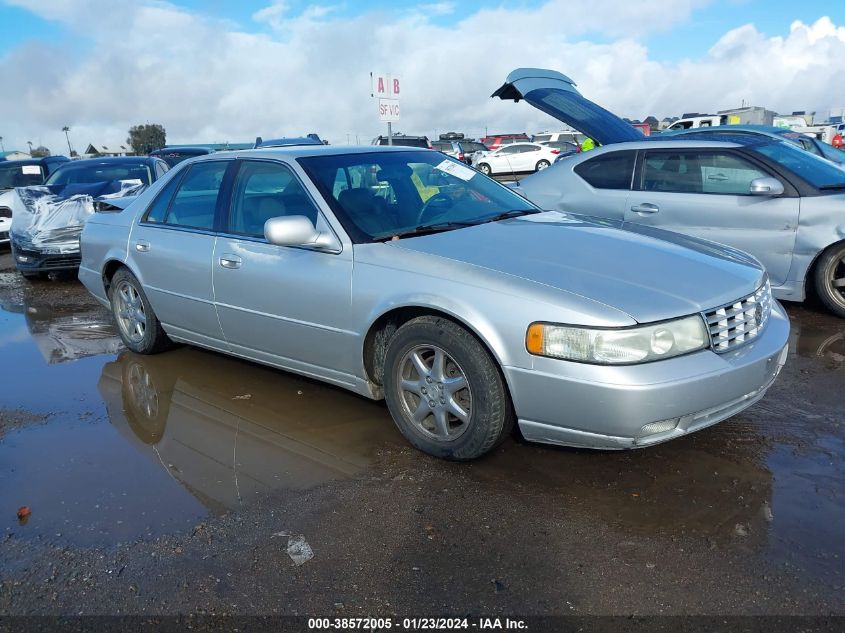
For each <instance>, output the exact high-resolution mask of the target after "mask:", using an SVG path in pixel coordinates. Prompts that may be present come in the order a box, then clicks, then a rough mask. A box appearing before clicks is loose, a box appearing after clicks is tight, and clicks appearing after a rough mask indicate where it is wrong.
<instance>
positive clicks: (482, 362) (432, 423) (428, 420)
mask: <svg viewBox="0 0 845 633" xmlns="http://www.w3.org/2000/svg"><path fill="white" fill-rule="evenodd" d="M384 383H385V385H384V386H385V398H386V400H387V406H388V409H390V413H391V415H392V416H393V419H394V421H395V422H396V426H397V427H399V430H400V431H401V432H402V434H403V435H404V436H405V437H406V438H407V439H408V441H409V442H410V443H411V444H413V445H414V446H415V447H416V448H418V449H419V450H421V451H423V452H425V453H428V454H430V455H434V456H435V457H441V458H444V459H453V460H470V459H475V458H477V457H480V456H482V455H484V454H485V453H487V452H489V451H490V450H492V449H493V448H494V447H495V446H497V445H498V444H499V443H500V442H501V441H502V440H504V439H505V437H507V435H508V434H509V433H510V432H511V430H512V429H513V424H514V415H513V411H512V407H511V405H510V399H509V397H508V394H507V389H506V387H505V383H504V379H503V378H502V375H501V372H500V371H499V368H498V366H497V365H496V361H495V360H494V359H493V358H492V357H491V356H490V354H489V352H487V350H486V349H485V348H484V346H483V345H481V343H480V342H479V341H478V340H477V339H476V338H475V337H474V336H473V335H472V334H470V333H469V332H467V331H466V330H465V329H464V328H462V327H460V326H459V325H457V324H455V323H453V322H452V321H449V320H447V319H443V318H440V317H434V316H426V317H420V318H417V319H413V320H412V321H409V322H408V323H406V324H405V325H403V326H402V327H400V328H399V329H398V330H397V331H396V334H395V335H394V337H393V338H392V339H391V341H390V345H389V347H388V349H387V356H386V358H385V374H384Z"/></svg>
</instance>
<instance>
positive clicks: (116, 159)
mask: <svg viewBox="0 0 845 633" xmlns="http://www.w3.org/2000/svg"><path fill="white" fill-rule="evenodd" d="M150 160H151V159H150V157H149V156H104V157H101V158H83V159H82V160H74V161H70V162H68V163H65V164H66V165H73V166H76V165H82V166H84V167H90V166H93V165H115V164H118V165H120V164H123V165H141V164H145V163H148V162H150ZM63 166H64V165H63Z"/></svg>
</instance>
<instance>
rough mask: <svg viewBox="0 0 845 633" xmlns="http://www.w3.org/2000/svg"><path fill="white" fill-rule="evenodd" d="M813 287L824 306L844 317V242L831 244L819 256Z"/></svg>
mask: <svg viewBox="0 0 845 633" xmlns="http://www.w3.org/2000/svg"><path fill="white" fill-rule="evenodd" d="M815 287H816V292H817V293H818V295H819V298H820V299H821V300H822V302H823V303H824V304H825V306H827V308H828V309H829V310H830V311H831V312H833V313H834V314H835V315H836V316H839V317H843V318H845V242H840V243H839V244H835V245H833V246H831V247H830V248H829V249H827V250H826V251H825V252H824V253H822V255H821V257H819V261H818V263H817V264H816V273H815Z"/></svg>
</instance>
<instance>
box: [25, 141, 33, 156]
mask: <svg viewBox="0 0 845 633" xmlns="http://www.w3.org/2000/svg"><path fill="white" fill-rule="evenodd" d="M26 144H27V145H29V155H30V156H32V141H27V142H26Z"/></svg>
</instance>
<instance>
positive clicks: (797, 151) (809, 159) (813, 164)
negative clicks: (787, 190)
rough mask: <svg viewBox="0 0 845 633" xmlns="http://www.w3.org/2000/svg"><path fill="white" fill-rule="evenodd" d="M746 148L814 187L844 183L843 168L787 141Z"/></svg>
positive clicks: (844, 174)
mask: <svg viewBox="0 0 845 633" xmlns="http://www.w3.org/2000/svg"><path fill="white" fill-rule="evenodd" d="M748 149H749V150H750V151H752V152H754V153H756V154H762V155H763V156H765V157H766V158H770V159H771V160H774V161H776V162H778V163H780V164H781V165H783V166H784V167H786V168H787V169H789V170H790V171H792V172H793V173H795V174H796V175H798V176H800V177H801V178H803V179H804V180H806V181H807V182H808V183H810V184H811V185H813V186H814V187H817V188H821V187H829V186H831V185H840V184H843V185H845V170H843V169H841V168H840V167H838V166H837V165H835V164H834V163H831V162H830V161H828V160H825V159H824V158H821V157H819V156H816V155H815V154H811V153H810V152H807V151H805V150H803V149H801V148H800V147H798V146H797V145H793V144H792V143H787V142H780V141H778V142H775V143H762V144H760V145H750V146H748Z"/></svg>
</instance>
